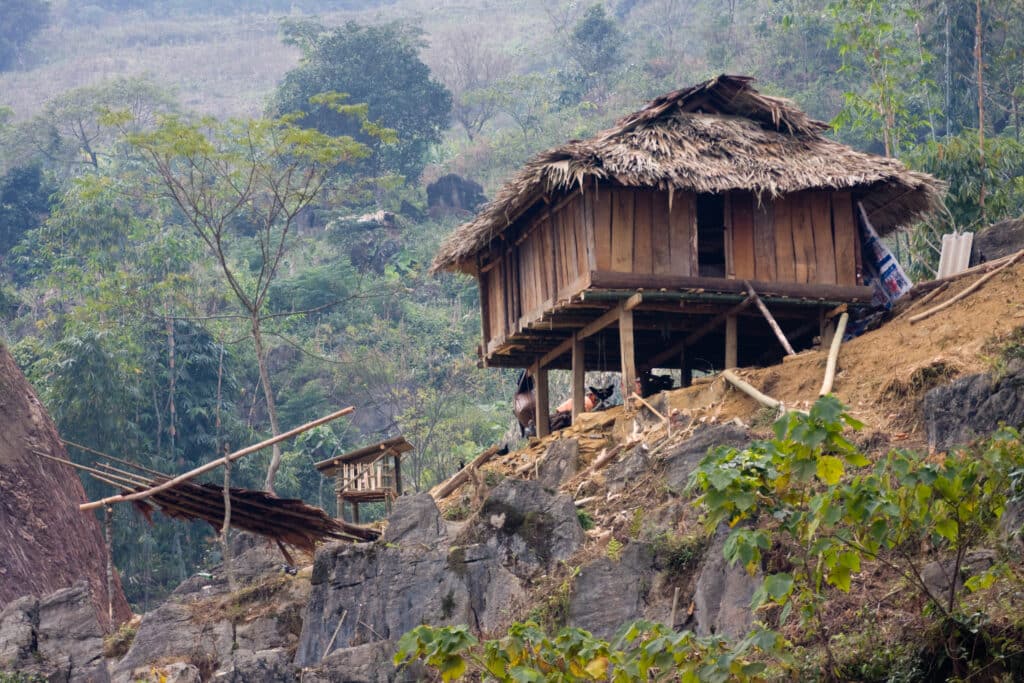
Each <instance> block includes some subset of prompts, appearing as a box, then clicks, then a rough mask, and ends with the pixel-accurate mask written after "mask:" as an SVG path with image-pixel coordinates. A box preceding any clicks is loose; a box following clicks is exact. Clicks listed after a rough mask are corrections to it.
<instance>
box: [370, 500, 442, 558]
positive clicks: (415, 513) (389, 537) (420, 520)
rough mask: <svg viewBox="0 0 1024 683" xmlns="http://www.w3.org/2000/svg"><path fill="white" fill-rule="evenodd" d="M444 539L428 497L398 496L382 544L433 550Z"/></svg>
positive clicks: (434, 509)
mask: <svg viewBox="0 0 1024 683" xmlns="http://www.w3.org/2000/svg"><path fill="white" fill-rule="evenodd" d="M446 536H447V527H446V525H445V523H444V520H443V519H442V518H441V512H440V511H439V510H438V509H437V503H436V502H435V501H434V498H433V496H431V495H430V494H429V493H418V494H416V495H413V496H401V497H400V498H399V499H398V500H397V501H396V502H395V508H394V510H392V511H391V515H390V516H388V528H387V530H386V531H385V532H384V538H383V541H384V542H385V543H389V544H395V545H403V546H409V545H424V546H434V545H436V544H437V543H438V542H439V541H441V540H443V539H444V538H445V537H446Z"/></svg>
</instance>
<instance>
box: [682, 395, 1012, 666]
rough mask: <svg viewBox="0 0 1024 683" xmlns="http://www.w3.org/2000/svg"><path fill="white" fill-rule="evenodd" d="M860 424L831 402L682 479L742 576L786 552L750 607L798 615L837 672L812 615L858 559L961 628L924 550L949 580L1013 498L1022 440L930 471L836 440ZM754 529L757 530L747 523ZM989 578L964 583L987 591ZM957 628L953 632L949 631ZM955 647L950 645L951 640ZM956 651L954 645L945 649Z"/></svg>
mask: <svg viewBox="0 0 1024 683" xmlns="http://www.w3.org/2000/svg"><path fill="white" fill-rule="evenodd" d="M847 427H848V428H852V429H860V428H861V424H860V423H859V422H858V421H857V420H855V419H853V418H852V417H851V416H850V415H849V414H847V413H846V412H844V409H843V406H842V404H841V403H840V402H839V401H838V400H837V399H835V398H834V397H831V396H828V397H824V398H822V399H820V400H819V401H818V402H817V403H816V404H815V405H814V407H813V408H812V409H811V411H810V413H809V414H807V415H803V414H800V413H789V414H787V415H786V416H784V417H782V418H781V419H780V420H779V421H778V422H776V424H775V435H776V438H775V439H774V440H772V441H768V442H761V443H756V444H754V445H752V446H751V447H750V448H747V449H743V450H739V449H734V448H733V449H719V450H718V451H716V452H715V453H713V454H711V455H709V456H708V457H707V458H705V459H704V460H703V461H702V462H701V464H700V466H699V467H698V468H697V470H696V471H695V472H694V474H693V477H692V484H693V485H694V486H696V487H698V488H699V489H700V490H701V492H702V493H701V496H700V497H699V499H698V500H699V502H700V503H701V504H703V505H704V507H705V509H706V517H705V521H706V524H707V529H708V531H709V532H712V533H713V532H714V530H716V529H717V528H718V527H719V525H720V524H721V523H723V522H725V523H727V524H728V526H729V527H730V529H731V530H730V532H729V535H728V536H727V538H726V541H725V545H724V554H725V557H726V559H727V560H729V561H730V562H732V563H736V562H739V563H740V564H741V565H742V566H744V567H745V568H746V569H747V571H749V572H750V573H751V574H753V573H755V572H756V571H757V570H759V569H760V568H761V565H762V557H763V554H764V553H765V552H766V551H767V550H768V549H769V548H771V547H772V546H773V545H774V544H776V543H784V544H786V547H787V550H788V555H789V560H790V562H791V565H792V566H791V567H790V568H789V569H788V571H781V572H775V573H772V574H769V575H767V576H766V577H765V579H764V582H763V583H762V585H761V587H760V588H759V589H758V590H757V591H756V593H755V595H754V599H753V604H754V606H755V607H760V606H764V605H772V604H774V605H778V606H780V607H781V611H780V613H779V621H780V623H783V622H785V621H786V620H787V618H788V617H789V615H790V613H791V612H792V610H793V609H794V608H796V609H798V611H799V613H800V616H801V621H802V623H803V624H804V626H805V627H809V630H811V631H813V632H814V633H817V634H818V637H819V639H820V642H821V644H822V646H823V647H824V648H825V651H826V653H827V655H828V657H829V663H830V667H831V671H832V672H833V673H835V671H836V667H835V659H834V657H833V654H832V651H831V649H830V646H829V637H830V634H829V631H828V629H827V628H826V626H825V624H824V623H823V622H822V619H821V614H820V608H821V605H822V603H823V601H824V599H825V596H826V593H827V590H828V589H829V588H834V589H837V590H840V591H843V592H847V591H849V590H850V587H851V579H852V576H853V575H854V574H856V573H858V572H859V571H860V570H861V565H862V563H863V562H864V561H866V560H871V561H877V562H880V563H882V564H883V565H885V566H887V567H889V568H891V569H893V570H895V571H896V572H897V573H899V574H900V575H901V576H902V577H903V578H904V579H905V580H906V581H907V582H908V583H909V584H910V585H911V586H913V587H914V588H915V589H916V590H918V591H919V592H920V593H921V595H922V596H924V597H925V598H926V599H927V600H928V601H929V602H930V604H931V605H932V608H933V610H934V613H935V614H936V615H937V616H938V618H939V619H940V621H942V622H943V623H945V624H950V625H953V626H954V627H956V625H958V624H962V623H964V619H963V615H962V614H961V613H960V610H959V602H958V598H959V593H958V592H957V588H958V586H957V583H958V582H957V581H956V580H953V581H951V582H950V586H949V588H948V591H946V592H944V593H943V594H937V593H936V592H935V590H934V587H932V586H929V584H928V583H927V582H926V581H925V580H924V579H923V578H922V568H923V564H924V562H926V561H928V560H930V559H931V558H927V557H922V556H921V555H920V552H919V549H920V548H921V547H922V545H923V544H928V545H930V546H931V547H934V548H936V549H937V550H938V551H939V552H940V554H941V555H942V556H944V557H947V558H948V561H949V562H950V564H951V571H950V574H951V576H953V577H959V576H960V571H961V567H962V566H963V562H964V558H965V556H966V554H967V551H968V550H969V548H970V547H971V545H972V543H975V542H977V540H978V539H980V538H982V537H983V536H984V533H985V531H986V530H988V529H990V528H992V526H993V525H994V523H995V522H996V521H997V520H998V518H999V517H1000V516H1001V514H1002V511H1003V507H1004V506H1005V503H1006V500H1007V496H1008V495H1010V493H1011V490H1012V484H1011V473H1012V472H1013V471H1015V469H1017V468H1019V467H1021V464H1022V463H1024V449H1022V447H1021V443H1020V435H1019V434H1018V433H1016V432H1015V431H1013V430H1004V431H1002V432H1000V433H999V434H997V435H996V437H994V438H993V439H992V440H991V441H990V442H989V444H988V445H987V446H986V447H984V448H982V449H981V450H980V452H976V453H954V454H951V455H949V456H947V457H946V458H945V459H944V460H943V461H942V462H940V463H932V462H928V461H925V460H922V459H920V458H918V457H916V456H915V455H913V454H911V453H907V452H903V451H893V452H892V453H890V454H889V455H888V456H887V457H886V458H884V459H882V460H881V461H879V462H878V463H877V464H876V465H875V466H874V467H873V468H871V469H868V466H869V465H870V462H869V461H868V460H867V458H865V457H864V455H863V454H861V453H860V452H859V451H858V450H857V449H856V448H855V447H854V446H853V444H852V443H851V442H850V441H848V440H847V439H846V438H845V437H844V436H843V431H844V428H847ZM754 523H756V525H755V524H754ZM996 574H997V571H990V572H986V573H984V574H980V575H978V577H976V578H974V579H972V580H970V581H968V583H967V588H968V589H970V590H982V589H984V588H987V587H989V586H990V585H991V584H992V583H993V582H994V580H995V578H996ZM954 631H956V628H954ZM953 640H955V637H953ZM949 647H950V651H951V652H955V651H956V648H955V643H953V642H950V643H949Z"/></svg>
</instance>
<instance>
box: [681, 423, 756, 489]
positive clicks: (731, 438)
mask: <svg viewBox="0 0 1024 683" xmlns="http://www.w3.org/2000/svg"><path fill="white" fill-rule="evenodd" d="M749 443H750V435H749V433H748V432H747V430H746V429H744V428H742V427H740V426H738V425H736V424H734V423H731V422H730V423H728V424H723V425H713V426H708V427H703V428H700V429H698V430H697V432H696V433H694V435H693V436H692V437H690V438H689V439H687V440H686V441H684V442H683V443H681V444H680V445H679V446H677V447H676V448H674V449H673V450H672V451H670V452H669V454H668V455H667V456H666V457H665V481H666V483H667V484H668V485H669V486H670V487H672V489H673V490H675V491H682V490H683V489H684V488H686V485H687V483H688V482H689V479H690V473H691V472H693V470H694V468H696V467H697V465H698V464H700V461H701V460H703V459H704V456H706V455H707V454H708V450H709V449H711V448H716V447H718V446H730V447H733V448H742V447H744V446H746V445H747V444H749Z"/></svg>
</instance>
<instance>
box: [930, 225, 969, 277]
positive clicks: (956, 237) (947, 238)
mask: <svg viewBox="0 0 1024 683" xmlns="http://www.w3.org/2000/svg"><path fill="white" fill-rule="evenodd" d="M973 244H974V233H973V232H961V233H950V234H948V235H943V236H942V256H940V257H939V272H938V274H937V275H936V278H944V277H949V276H950V275H956V274H957V273H960V272H963V271H965V270H967V267H968V266H969V265H970V264H971V246H972V245H973Z"/></svg>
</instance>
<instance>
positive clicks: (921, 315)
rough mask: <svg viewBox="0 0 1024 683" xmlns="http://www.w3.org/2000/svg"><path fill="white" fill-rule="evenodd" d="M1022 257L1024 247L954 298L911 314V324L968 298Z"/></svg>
mask: <svg viewBox="0 0 1024 683" xmlns="http://www.w3.org/2000/svg"><path fill="white" fill-rule="evenodd" d="M1021 257H1024V249H1022V250H1021V251H1018V252H1017V253H1016V254H1014V256H1013V257H1012V258H1011V259H1010V260H1009V261H1007V262H1006V263H1004V264H1003V265H1001V266H999V267H998V268H996V269H995V270H991V271H989V272H988V273H986V274H985V275H983V276H982V277H980V278H978V281H977V282H975V283H974V284H973V285H971V286H970V287H968V288H967V289H965V290H964V291H962V292H960V293H959V294H957V295H956V296H954V297H953V298H952V299H947V300H946V301H943V302H942V303H941V304H939V305H938V306H933V307H932V308H929V309H928V310H927V311H925V312H923V313H918V314H917V315H914V316H911V317H910V324H911V325H913V324H915V323H919V322H921V321H922V320H924V319H925V318H930V317H931V316H933V315H935V314H936V313H938V312H939V311H941V310H944V309H946V308H949V307H950V306H952V305H953V304H955V303H956V302H958V301H961V300H962V299H966V298H967V297H968V296H970V295H971V294H973V293H974V292H976V291H977V290H978V289H980V288H981V286H982V285H983V284H985V283H986V282H988V281H989V280H991V279H992V278H994V277H995V276H996V275H998V274H999V273H1001V272H1003V271H1004V270H1006V269H1007V268H1009V267H1010V266H1012V265H1013V264H1014V263H1016V262H1017V261H1019V260H1020V259H1021Z"/></svg>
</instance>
